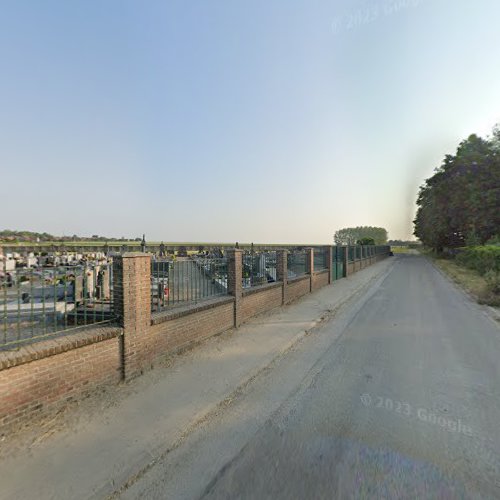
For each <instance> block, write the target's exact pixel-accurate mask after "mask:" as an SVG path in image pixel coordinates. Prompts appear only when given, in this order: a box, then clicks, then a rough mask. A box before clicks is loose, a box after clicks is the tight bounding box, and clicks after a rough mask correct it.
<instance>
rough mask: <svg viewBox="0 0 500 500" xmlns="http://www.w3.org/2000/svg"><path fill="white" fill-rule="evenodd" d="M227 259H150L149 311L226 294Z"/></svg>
mask: <svg viewBox="0 0 500 500" xmlns="http://www.w3.org/2000/svg"><path fill="white" fill-rule="evenodd" d="M227 287H228V283H227V260H226V258H208V257H200V256H195V257H193V258H189V259H188V258H186V259H185V260H180V259H178V260H175V261H174V260H153V261H151V310H152V311H153V312H155V311H162V310H163V309H165V308H168V307H174V306H182V305H188V304H192V303H197V302H199V301H202V300H207V299H211V298H214V297H220V296H224V295H227V293H228V292H227Z"/></svg>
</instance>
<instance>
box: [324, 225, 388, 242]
mask: <svg viewBox="0 0 500 500" xmlns="http://www.w3.org/2000/svg"><path fill="white" fill-rule="evenodd" d="M333 240H334V241H335V245H385V244H386V243H387V230H386V229H384V228H383V227H373V226H357V227H345V228H343V229H339V230H338V231H336V232H335V235H334V236H333Z"/></svg>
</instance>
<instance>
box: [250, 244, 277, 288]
mask: <svg viewBox="0 0 500 500" xmlns="http://www.w3.org/2000/svg"><path fill="white" fill-rule="evenodd" d="M242 267H243V270H242V284H243V288H251V287H253V286H258V285H264V284H266V283H273V282H275V281H276V252H252V251H250V252H245V253H244V254H243V256H242Z"/></svg>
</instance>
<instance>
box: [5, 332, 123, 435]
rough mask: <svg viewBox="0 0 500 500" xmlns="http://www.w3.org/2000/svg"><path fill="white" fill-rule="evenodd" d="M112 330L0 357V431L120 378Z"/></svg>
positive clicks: (39, 344) (54, 340)
mask: <svg viewBox="0 0 500 500" xmlns="http://www.w3.org/2000/svg"><path fill="white" fill-rule="evenodd" d="M119 333H120V329H118V328H99V329H95V330H90V331H86V332H85V333H80V334H76V335H72V336H70V337H63V338H58V339H52V340H45V341H43V342H38V343H37V344H33V345H31V346H25V347H21V348H20V349H19V350H18V351H14V352H3V353H0V428H1V427H4V426H10V425H21V424H23V423H24V422H25V421H29V420H31V419H32V418H33V417H36V416H37V415H42V414H43V415H47V414H50V413H53V412H54V411H56V410H57V409H58V408H59V407H60V406H61V404H64V403H66V402H67V401H68V400H71V399H75V400H76V399H78V398H81V397H82V396H84V395H85V394H86V393H88V392H90V391H92V390H95V389H96V387H99V386H102V385H109V384H116V383H118V382H119V380H120V378H121V373H120V370H121V367H120V356H119V351H120V348H119V341H118V338H117V337H118V336H119Z"/></svg>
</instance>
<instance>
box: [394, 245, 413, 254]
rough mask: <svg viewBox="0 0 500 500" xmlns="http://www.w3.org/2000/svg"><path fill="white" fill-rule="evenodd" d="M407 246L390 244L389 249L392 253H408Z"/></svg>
mask: <svg viewBox="0 0 500 500" xmlns="http://www.w3.org/2000/svg"><path fill="white" fill-rule="evenodd" d="M408 250H409V248H408V247H393V246H391V251H392V252H394V253H408Z"/></svg>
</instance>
